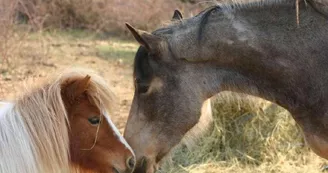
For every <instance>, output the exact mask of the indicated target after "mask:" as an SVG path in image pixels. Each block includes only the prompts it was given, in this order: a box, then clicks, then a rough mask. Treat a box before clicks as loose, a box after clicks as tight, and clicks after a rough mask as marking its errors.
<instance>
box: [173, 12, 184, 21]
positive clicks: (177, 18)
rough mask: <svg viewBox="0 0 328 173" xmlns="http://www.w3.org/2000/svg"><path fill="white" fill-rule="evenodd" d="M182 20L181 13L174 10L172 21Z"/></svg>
mask: <svg viewBox="0 0 328 173" xmlns="http://www.w3.org/2000/svg"><path fill="white" fill-rule="evenodd" d="M182 19H183V17H182V14H181V12H180V11H179V10H174V14H173V17H172V20H173V21H175V20H182Z"/></svg>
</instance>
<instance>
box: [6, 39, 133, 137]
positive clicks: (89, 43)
mask: <svg viewBox="0 0 328 173" xmlns="http://www.w3.org/2000/svg"><path fill="white" fill-rule="evenodd" d="M84 36H85V34H81V36H80V35H78V36H74V37H73V36H71V35H67V33H65V34H62V33H60V34H42V35H40V34H37V35H31V36H28V37H27V38H25V39H24V40H19V41H20V43H21V46H20V47H18V48H17V49H18V50H17V52H16V53H15V52H13V53H12V55H11V56H10V58H11V60H10V63H9V65H7V64H5V63H3V64H1V66H0V67H1V68H0V70H1V71H0V72H1V73H0V75H1V76H0V101H7V100H12V99H14V98H15V95H16V94H17V93H19V92H20V91H19V88H20V86H22V85H24V82H26V81H27V79H29V78H33V79H34V81H36V82H38V81H42V80H43V79H45V78H46V77H47V76H51V75H56V74H57V73H59V72H60V71H62V70H63V69H67V68H71V67H82V68H88V69H92V70H94V71H96V72H98V73H99V74H100V75H101V76H103V77H104V78H105V79H106V80H107V81H108V83H109V85H110V87H111V88H112V90H113V92H114V93H115V94H116V96H117V103H116V105H117V109H116V111H115V114H114V115H113V116H112V117H111V118H112V120H113V121H114V123H115V124H116V125H117V127H118V128H119V130H120V131H121V132H123V129H124V126H125V123H126V120H127V116H128V112H129V109H130V105H131V100H132V97H133V82H132V60H133V54H134V52H135V51H136V49H137V46H138V45H136V44H133V43H129V42H122V41H121V40H117V39H110V38H109V39H104V40H101V39H95V38H94V37H93V36H86V37H84Z"/></svg>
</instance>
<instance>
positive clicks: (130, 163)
mask: <svg viewBox="0 0 328 173" xmlns="http://www.w3.org/2000/svg"><path fill="white" fill-rule="evenodd" d="M135 165H136V161H135V159H134V157H129V158H128V159H127V160H126V166H127V167H128V168H129V169H131V170H132V169H133V168H134V166H135Z"/></svg>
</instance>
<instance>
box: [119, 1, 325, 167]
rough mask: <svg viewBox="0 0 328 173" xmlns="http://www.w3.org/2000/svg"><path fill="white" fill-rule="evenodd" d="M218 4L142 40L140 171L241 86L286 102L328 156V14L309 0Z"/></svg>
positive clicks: (138, 67)
mask: <svg viewBox="0 0 328 173" xmlns="http://www.w3.org/2000/svg"><path fill="white" fill-rule="evenodd" d="M298 6H299V24H297V22H296V21H297V20H296V7H295V0H280V1H278V2H272V1H271V2H262V1H261V2H256V3H247V4H234V5H220V6H215V7H210V8H208V9H206V10H204V11H203V12H201V13H200V14H198V15H196V16H194V17H192V18H190V19H182V16H181V14H180V13H179V12H176V13H175V15H174V19H175V21H174V22H172V24H170V25H169V26H166V27H163V28H160V29H158V30H156V31H154V32H153V33H147V32H145V31H140V30H137V29H135V28H133V27H132V26H131V25H129V24H127V27H128V29H129V30H130V31H131V32H132V34H133V36H134V37H135V39H136V40H137V41H138V42H139V43H140V45H141V47H140V48H139V50H138V52H137V54H136V57H135V62H134V79H135V95H134V99H133V103H132V107H131V112H130V115H129V119H128V122H127V126H126V130H125V134H124V136H125V138H126V139H127V141H128V143H129V144H130V145H131V146H132V148H133V149H134V151H135V153H136V157H137V160H138V166H137V168H136V170H135V172H147V173H152V172H154V171H155V170H156V169H157V166H158V164H159V163H160V161H161V160H162V158H163V157H164V156H166V155H167V154H168V153H169V152H170V150H171V149H172V148H173V147H174V146H176V145H177V144H178V143H179V142H180V141H181V140H182V138H183V137H184V135H185V134H186V133H187V132H188V131H189V130H190V129H191V128H192V127H193V126H194V125H195V124H196V123H197V122H198V121H199V117H200V112H201V106H202V103H203V102H204V100H206V99H208V98H209V97H211V96H213V95H215V94H217V93H219V92H221V91H226V90H229V91H235V92H240V93H246V94H250V95H254V96H258V97H261V98H264V99H267V100H270V101H272V102H275V103H277V104H279V105H280V106H282V107H284V108H286V109H287V110H288V111H290V113H291V114H292V116H293V118H294V119H295V120H296V121H297V123H298V124H299V125H300V126H301V128H302V130H303V132H304V136H305V138H306V140H307V142H308V143H309V145H310V147H311V148H312V149H313V151H314V152H315V153H316V154H318V155H319V156H321V157H324V158H326V159H328V18H327V16H325V15H323V13H319V12H318V9H317V8H315V6H312V5H311V4H307V3H305V2H304V1H303V0H301V1H300V2H299V5H298Z"/></svg>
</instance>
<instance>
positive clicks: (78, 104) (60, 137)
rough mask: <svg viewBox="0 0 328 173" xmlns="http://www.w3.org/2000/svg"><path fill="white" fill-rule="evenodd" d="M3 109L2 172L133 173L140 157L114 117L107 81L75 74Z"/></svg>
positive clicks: (0, 121)
mask: <svg viewBox="0 0 328 173" xmlns="http://www.w3.org/2000/svg"><path fill="white" fill-rule="evenodd" d="M2 105H3V107H2V108H1V109H0V172H1V173H17V172H24V173H45V172H47V173H58V172H61V173H69V172H99V173H100V172H101V173H129V172H132V171H133V168H134V165H135V156H134V153H133V151H132V149H131V148H130V146H129V145H128V144H127V143H126V141H125V140H124V138H123V137H122V136H121V134H120V133H119V131H118V130H117V128H116V127H115V125H114V124H113V122H112V121H111V119H110V117H109V115H110V114H109V113H110V112H111V111H112V110H113V105H114V97H113V94H112V92H111V90H110V89H109V87H108V86H107V84H106V82H105V81H104V79H103V78H101V77H99V76H97V75H95V74H94V73H93V72H89V71H86V70H78V69H75V70H72V71H69V72H65V73H63V74H61V75H60V76H59V77H56V79H53V80H48V81H47V82H46V83H45V84H42V85H41V86H39V87H34V88H33V89H30V90H29V91H26V92H24V95H23V96H22V97H19V98H18V99H17V100H16V101H13V102H11V103H2Z"/></svg>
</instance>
